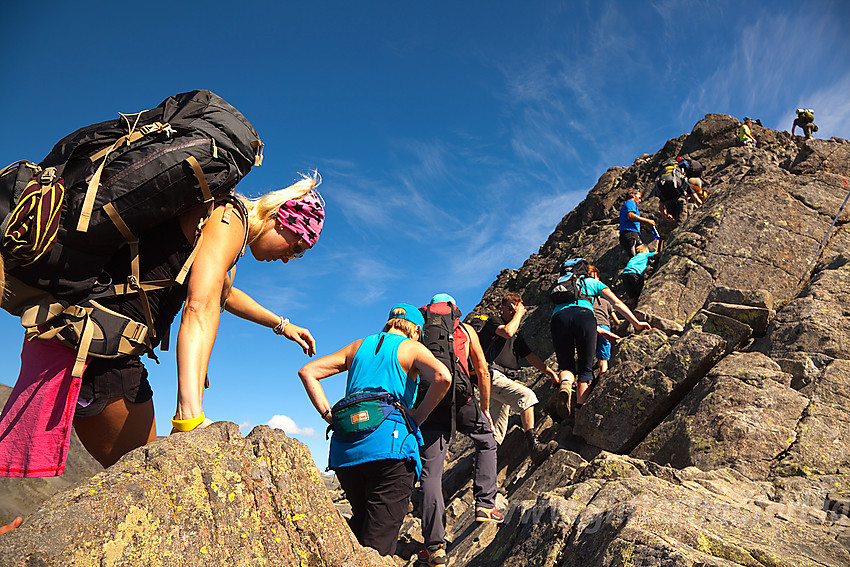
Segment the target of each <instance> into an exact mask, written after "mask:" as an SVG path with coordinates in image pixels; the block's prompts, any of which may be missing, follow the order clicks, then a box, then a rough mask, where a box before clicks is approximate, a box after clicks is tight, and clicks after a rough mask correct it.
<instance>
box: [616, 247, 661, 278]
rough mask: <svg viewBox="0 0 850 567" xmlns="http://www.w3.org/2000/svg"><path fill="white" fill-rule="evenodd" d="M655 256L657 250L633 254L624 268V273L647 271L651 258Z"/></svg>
mask: <svg viewBox="0 0 850 567" xmlns="http://www.w3.org/2000/svg"><path fill="white" fill-rule="evenodd" d="M653 256H655V252H640V253H638V254H635V255H634V256H632V258H631V260H629V261H628V263H626V267H625V268H623V273H624V274H642V273H644V272H645V271H646V267H647V265H648V264H649V259H650V258H652V257H653Z"/></svg>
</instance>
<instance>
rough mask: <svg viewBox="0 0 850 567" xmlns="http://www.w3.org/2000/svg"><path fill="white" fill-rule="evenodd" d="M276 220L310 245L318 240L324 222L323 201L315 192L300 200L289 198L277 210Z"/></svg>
mask: <svg viewBox="0 0 850 567" xmlns="http://www.w3.org/2000/svg"><path fill="white" fill-rule="evenodd" d="M277 221H278V222H279V223H280V224H281V225H283V226H284V227H285V228H288V229H289V230H291V231H292V232H294V233H295V234H297V235H298V236H300V237H301V238H303V239H304V242H306V243H307V246H310V247H312V246H313V245H314V244H316V241H318V240H319V235H320V234H321V233H322V225H324V224H325V208H324V203H323V202H322V200H321V197H318V195H317V194H316V193H315V192H313V193H310V194H309V195H307V196H306V197H304V199H302V200H301V201H295V200H293V199H290V200H289V201H287V202H285V203H284V204H283V205H281V206H280V208H279V209H278V210H277Z"/></svg>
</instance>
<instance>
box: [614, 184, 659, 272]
mask: <svg viewBox="0 0 850 567" xmlns="http://www.w3.org/2000/svg"><path fill="white" fill-rule="evenodd" d="M626 195H627V196H628V197H629V198H628V199H627V200H626V202H625V203H623V206H622V207H620V246H621V247H622V248H623V250H625V251H626V253H628V255H629V257H632V256H634V255H635V248H636V247H637V246H640V245H641V244H643V240H642V239H641V237H640V227H641V224H648V225H649V226H650V227H652V228H655V221H654V220H652V219H650V218H646V217H642V216H640V211H639V210H638V205H640V202H641V199H642V197H641V193H640V190H639V189H637V188H632V189H629V190H627V191H626Z"/></svg>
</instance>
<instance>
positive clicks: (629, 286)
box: [620, 272, 643, 302]
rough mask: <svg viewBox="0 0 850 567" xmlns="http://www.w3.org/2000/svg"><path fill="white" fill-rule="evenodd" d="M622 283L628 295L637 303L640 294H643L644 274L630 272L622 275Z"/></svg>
mask: <svg viewBox="0 0 850 567" xmlns="http://www.w3.org/2000/svg"><path fill="white" fill-rule="evenodd" d="M620 281H622V282H623V290H624V291H625V292H626V295H627V296H628V297H629V298H630V299H632V300H634V301H635V302H637V300H638V299H640V294H641V292H643V274H635V273H633V272H628V273H625V274H621V275H620Z"/></svg>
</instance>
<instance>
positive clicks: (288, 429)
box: [266, 415, 316, 436]
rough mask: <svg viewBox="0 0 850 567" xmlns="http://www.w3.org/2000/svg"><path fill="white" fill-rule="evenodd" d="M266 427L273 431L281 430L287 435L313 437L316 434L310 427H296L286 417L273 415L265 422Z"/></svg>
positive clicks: (290, 419) (293, 422)
mask: <svg viewBox="0 0 850 567" xmlns="http://www.w3.org/2000/svg"><path fill="white" fill-rule="evenodd" d="M266 425H268V426H269V427H272V428H274V429H283V431H284V432H285V433H286V434H287V435H307V436H311V435H314V434H315V433H316V432H315V430H314V429H313V428H312V427H304V428H301V427H298V425H296V423H295V420H293V419H292V418H291V417H289V416H288V415H274V416H272V418H271V419H270V420H268V421H267V422H266Z"/></svg>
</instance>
